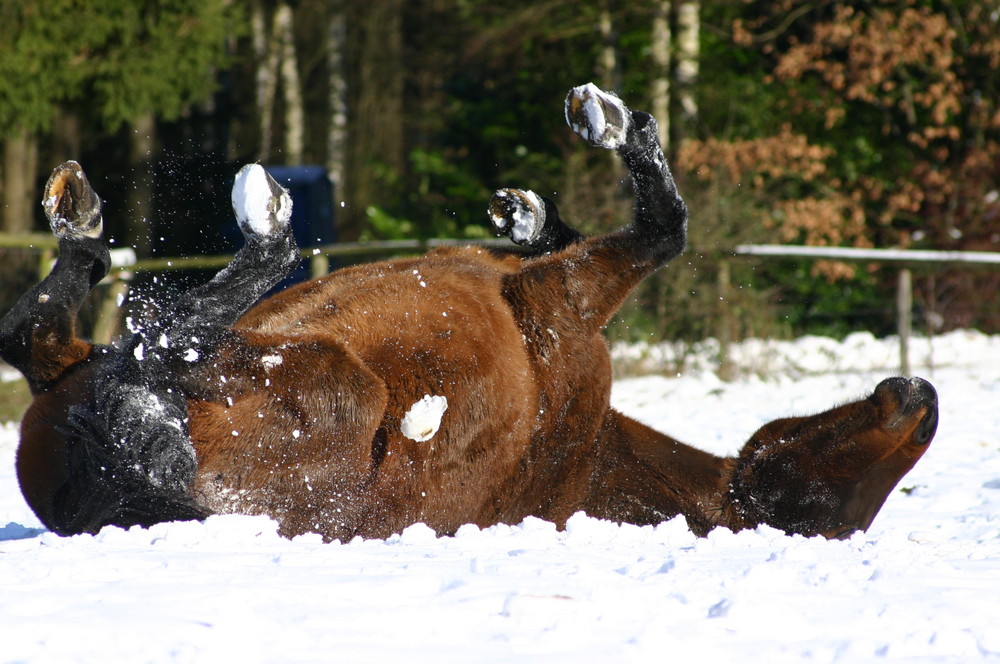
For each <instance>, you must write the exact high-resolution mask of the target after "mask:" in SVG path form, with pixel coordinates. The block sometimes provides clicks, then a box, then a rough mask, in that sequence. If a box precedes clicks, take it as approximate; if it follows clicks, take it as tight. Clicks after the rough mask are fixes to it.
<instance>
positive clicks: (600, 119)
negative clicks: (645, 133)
mask: <svg viewBox="0 0 1000 664" xmlns="http://www.w3.org/2000/svg"><path fill="white" fill-rule="evenodd" d="M630 121H631V113H629V110H628V107H627V106H625V102H623V101H622V100H621V99H619V98H618V97H616V96H615V95H613V94H611V93H610V92H604V91H603V90H601V89H600V88H598V87H597V86H596V85H594V84H593V83H587V84H586V85H581V86H579V87H575V88H573V89H572V90H570V91H569V94H568V95H567V96H566V123H567V124H568V125H569V126H570V127H571V128H572V129H573V131H575V132H576V133H577V134H579V135H580V137H581V138H583V139H584V140H585V141H587V142H589V143H590V144H591V145H595V146H597V147H599V148H607V149H609V150H614V149H615V148H617V147H619V146H620V145H621V144H622V143H624V142H625V136H626V134H627V133H628V125H629V122H630Z"/></svg>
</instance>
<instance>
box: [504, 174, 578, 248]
mask: <svg viewBox="0 0 1000 664" xmlns="http://www.w3.org/2000/svg"><path fill="white" fill-rule="evenodd" d="M489 215H490V221H492V222H493V226H494V228H496V230H497V232H498V233H502V234H503V235H506V236H507V237H509V238H510V239H511V241H512V242H514V243H515V244H519V245H522V246H526V247H529V248H530V249H531V250H532V253H533V254H535V255H537V254H543V253H550V252H553V251H559V250H561V249H565V248H566V247H568V246H569V245H571V244H573V243H574V242H578V241H580V240H582V239H583V234H582V233H580V232H579V231H577V230H575V229H573V228H571V227H570V226H569V225H567V224H566V223H565V222H564V221H563V220H562V218H561V217H560V216H559V210H558V209H557V208H556V204H555V203H554V202H553V201H552V199H550V198H548V197H547V196H539V195H538V194H536V193H535V192H533V191H525V190H522V189H500V190H499V191H497V192H496V193H495V194H493V197H492V198H490V205H489Z"/></svg>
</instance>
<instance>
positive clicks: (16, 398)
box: [0, 378, 31, 422]
mask: <svg viewBox="0 0 1000 664" xmlns="http://www.w3.org/2000/svg"><path fill="white" fill-rule="evenodd" d="M30 403H31V392H30V391H29V390H28V383H26V382H25V380H24V379H23V378H18V379H17V380H9V381H3V382H0V422H20V421H21V416H22V415H24V411H25V410H27V408H28V405H29V404H30Z"/></svg>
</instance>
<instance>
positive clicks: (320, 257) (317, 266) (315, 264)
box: [309, 252, 330, 279]
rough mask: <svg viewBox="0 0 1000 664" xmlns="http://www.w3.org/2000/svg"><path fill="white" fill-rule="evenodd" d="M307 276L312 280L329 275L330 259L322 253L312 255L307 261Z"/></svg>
mask: <svg viewBox="0 0 1000 664" xmlns="http://www.w3.org/2000/svg"><path fill="white" fill-rule="evenodd" d="M309 274H310V276H312V277H313V278H314V279H315V278H316V277H325V276H326V275H328V274H330V257H329V256H327V255H326V254H324V253H322V252H317V253H315V254H313V255H312V258H310V259H309Z"/></svg>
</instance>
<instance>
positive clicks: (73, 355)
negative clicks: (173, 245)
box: [0, 161, 111, 393]
mask: <svg viewBox="0 0 1000 664" xmlns="http://www.w3.org/2000/svg"><path fill="white" fill-rule="evenodd" d="M42 206H43V208H44V210H45V215H46V216H47V217H48V219H49V225H50V226H51V228H52V233H53V234H54V235H55V236H56V237H57V238H59V260H57V261H56V264H55V267H53V269H52V272H50V273H49V275H48V276H47V277H46V278H45V279H44V280H43V281H42V282H41V283H40V284H38V285H37V286H35V287H34V288H32V289H31V290H30V291H28V293H26V294H25V295H24V296H22V297H21V299H20V300H19V301H18V302H17V304H16V305H14V307H13V308H12V309H11V310H10V312H8V313H7V315H6V316H4V318H3V320H2V321H0V357H2V358H3V359H4V360H6V361H7V362H9V363H10V364H11V365H12V366H14V367H16V368H17V369H18V370H19V371H20V372H21V373H22V374H24V377H25V378H26V379H27V381H28V385H29V386H30V387H31V390H32V392H34V393H38V392H40V391H43V390H44V389H46V388H47V386H48V385H50V384H51V383H52V382H54V381H55V380H56V379H58V378H59V376H60V375H61V374H62V373H63V372H64V371H65V370H66V369H68V368H69V367H71V366H73V365H74V364H77V363H78V362H80V361H82V360H83V359H85V358H86V357H88V356H89V355H90V353H91V345H90V344H89V343H87V342H86V341H83V340H82V339H79V338H77V336H76V329H75V328H76V314H77V311H79V309H80V306H81V304H83V300H84V298H85V297H86V296H87V293H88V292H89V291H90V289H91V288H93V287H94V286H95V285H96V284H97V282H98V281H100V280H101V279H102V278H103V277H104V275H105V274H107V272H108V269H109V268H110V266H111V258H110V255H109V252H108V246H107V244H106V243H105V242H104V239H103V238H102V237H101V231H102V227H103V222H102V216H101V199H100V198H98V196H97V194H96V193H94V190H93V189H92V188H91V186H90V183H89V182H88V181H87V177H86V175H84V173H83V169H82V168H80V165H79V164H78V163H76V162H75V161H68V162H66V163H64V164H62V165H61V166H58V167H56V168H55V169H54V170H53V171H52V176H51V177H50V178H49V180H48V182H47V183H46V185H45V193H44V196H43V198H42Z"/></svg>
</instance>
